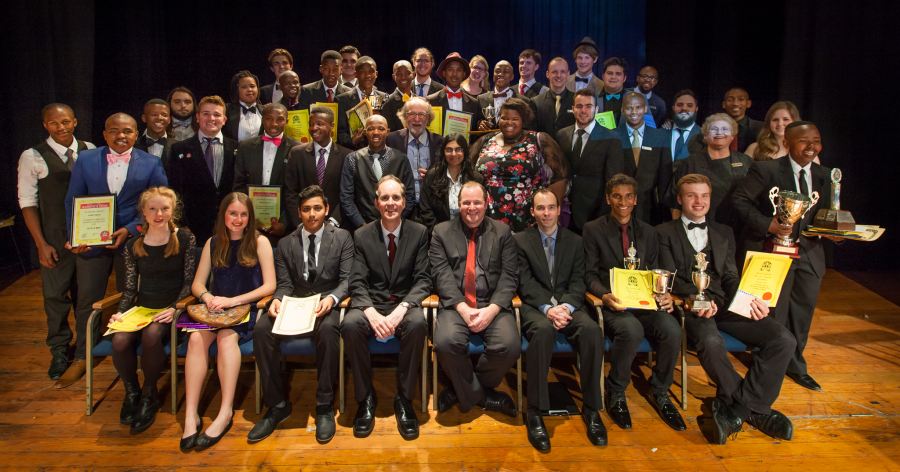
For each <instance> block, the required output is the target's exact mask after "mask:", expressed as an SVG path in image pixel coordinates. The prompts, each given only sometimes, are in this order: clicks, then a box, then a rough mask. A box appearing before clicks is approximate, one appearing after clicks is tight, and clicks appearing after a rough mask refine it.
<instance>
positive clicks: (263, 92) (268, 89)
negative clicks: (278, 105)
mask: <svg viewBox="0 0 900 472" xmlns="http://www.w3.org/2000/svg"><path fill="white" fill-rule="evenodd" d="M274 92H275V84H269V85H263V86H262V87H260V88H259V103H262V104H263V105H265V104H266V103H272V94H273V93H274Z"/></svg>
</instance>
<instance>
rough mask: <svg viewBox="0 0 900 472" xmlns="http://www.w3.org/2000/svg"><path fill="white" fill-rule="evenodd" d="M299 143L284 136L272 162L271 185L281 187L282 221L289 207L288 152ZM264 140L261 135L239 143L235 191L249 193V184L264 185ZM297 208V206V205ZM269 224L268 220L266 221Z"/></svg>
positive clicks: (235, 170) (235, 162) (235, 157)
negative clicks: (285, 187)
mask: <svg viewBox="0 0 900 472" xmlns="http://www.w3.org/2000/svg"><path fill="white" fill-rule="evenodd" d="M295 144H297V143H296V141H294V140H293V139H291V138H289V137H287V136H283V137H282V138H281V145H280V146H278V149H276V150H275V160H274V161H273V162H272V173H271V175H270V176H269V185H277V186H279V187H281V213H282V217H281V219H282V221H283V220H284V216H285V212H286V211H288V207H287V206H285V202H286V200H285V197H286V192H285V189H284V167H285V165H287V161H288V153H289V152H290V150H291V148H292V147H294V145H295ZM263 146H264V143H263V140H262V138H261V137H258V136H257V137H255V138H250V139H246V140H244V141H243V142H241V143H240V144H239V145H238V148H237V153H236V154H235V155H234V185H233V187H232V189H233V190H234V191H235V192H244V193H247V187H248V186H249V185H262V181H263V179H262V177H263ZM295 209H296V207H295ZM265 223H266V224H267V225H268V222H265Z"/></svg>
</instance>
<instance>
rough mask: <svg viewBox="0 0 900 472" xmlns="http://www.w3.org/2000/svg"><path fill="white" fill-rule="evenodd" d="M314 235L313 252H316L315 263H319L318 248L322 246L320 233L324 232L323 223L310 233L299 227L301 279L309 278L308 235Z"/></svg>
mask: <svg viewBox="0 0 900 472" xmlns="http://www.w3.org/2000/svg"><path fill="white" fill-rule="evenodd" d="M311 234H315V235H316V247H315V249H313V252H314V253H315V254H316V264H318V263H319V249H321V248H322V235H323V234H325V225H322V227H321V228H319V230H318V231H316V232H315V233H310V232H309V231H307V230H306V228H305V227H304V228H300V236H301V237H300V241H301V242H302V243H303V279H304V280H307V279H309V235H311Z"/></svg>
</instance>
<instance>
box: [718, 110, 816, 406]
mask: <svg viewBox="0 0 900 472" xmlns="http://www.w3.org/2000/svg"><path fill="white" fill-rule="evenodd" d="M784 142H785V146H786V147H787V149H788V157H789V158H788V159H775V160H772V161H757V162H754V163H753V165H752V166H751V167H750V172H749V173H748V174H747V177H745V178H744V180H743V181H742V182H741V183H740V184H738V186H737V188H736V189H735V191H734V194H733V195H732V199H733V204H734V207H735V210H736V211H737V214H738V217H739V218H740V220H741V221H742V222H743V231H742V234H741V240H740V248H741V250H740V252H739V254H742V253H743V252H744V251H761V250H763V244H764V242H765V240H766V238H768V237H769V235H778V236H781V237H787V236H791V237H793V238H794V240H795V241H796V242H797V244H798V246H799V249H800V257H799V258H798V259H794V262H793V263H792V264H791V269H790V271H789V272H788V276H787V279H785V281H784V285H783V286H782V289H781V295H779V298H778V299H779V302H778V306H777V307H775V319H777V320H778V321H780V322H781V323H782V324H784V325H785V326H787V328H788V329H789V330H790V331H791V333H792V334H793V335H794V337H795V338H796V339H797V349H795V351H794V354H793V356H792V357H791V362H790V363H789V364H788V367H787V376H788V377H790V378H791V379H792V380H793V381H795V382H797V383H798V384H799V385H800V386H801V387H804V388H808V389H810V390H815V391H820V390H822V387H821V386H820V385H819V384H818V382H816V381H815V380H814V379H813V378H812V376H810V375H809V371H808V370H807V366H806V359H804V357H803V350H804V348H806V341H807V339H808V338H809V327H810V325H811V324H812V317H813V311H814V310H815V308H816V299H817V298H818V297H819V289H820V287H821V285H822V277H824V276H825V248H824V247H823V243H822V240H821V239H820V238H817V237H806V236H802V235H801V231H802V230H804V229H806V228H807V227H809V226H810V225H811V224H812V222H813V218H814V217H815V214H816V211H817V210H818V209H819V208H830V207H831V190H830V188H829V174H830V172H831V169H828V168H827V167H824V166H821V165H819V164H816V163H815V162H814V161H813V159H815V157H816V156H818V155H819V153H820V152H822V137H821V135H820V134H819V129H818V128H817V127H816V125H815V124H813V123H811V122H809V121H795V122H793V123H791V124H789V125H788V126H787V127H786V128H785V130H784ZM775 186H777V187H778V188H780V189H782V190H792V191H796V192H799V193H801V194H803V195H807V196H809V195H811V192H813V191H816V192H819V197H820V198H819V202H818V203H817V204H816V205H815V206H814V207H812V208H810V209H809V211H808V212H807V213H806V216H805V217H804V218H803V219H802V220H800V221H797V222H796V223H795V224H794V225H792V226H782V225H780V224H779V223H778V218H777V217H775V216H772V202H771V201H769V190H770V189H771V188H772V187H775ZM765 202H768V205H766V204H765ZM741 259H743V258H741Z"/></svg>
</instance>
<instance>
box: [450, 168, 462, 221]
mask: <svg viewBox="0 0 900 472" xmlns="http://www.w3.org/2000/svg"><path fill="white" fill-rule="evenodd" d="M447 180H449V181H450V187H449V188H448V189H447V202H448V208H449V209H450V216H451V217H452V218H456V216H457V215H459V192H460V190H462V170H460V171H459V176H457V177H456V180H453V177H452V176H450V171H449V170H448V171H447Z"/></svg>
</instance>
